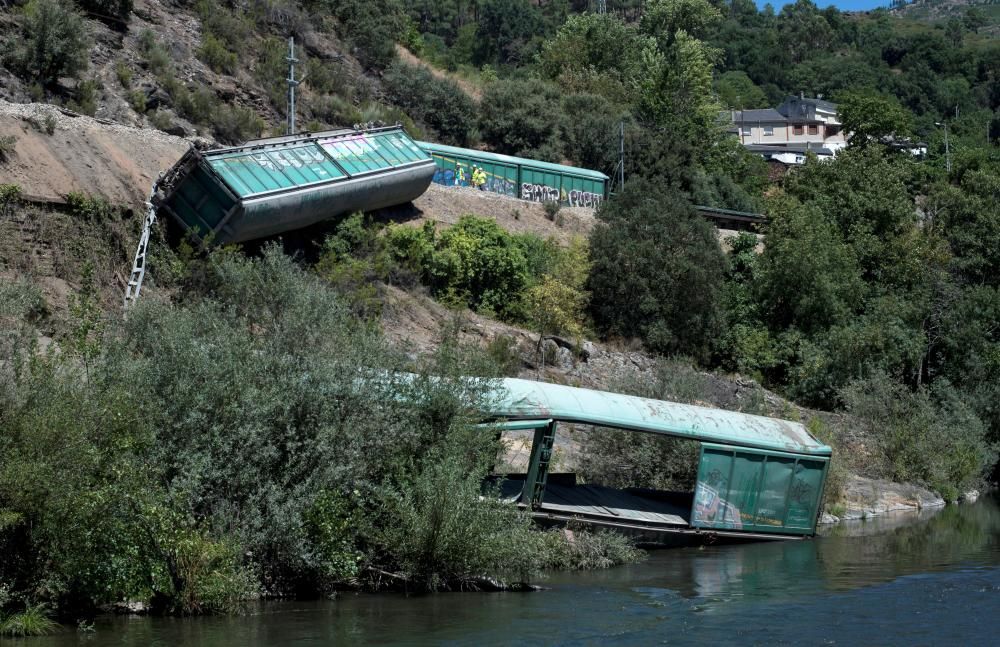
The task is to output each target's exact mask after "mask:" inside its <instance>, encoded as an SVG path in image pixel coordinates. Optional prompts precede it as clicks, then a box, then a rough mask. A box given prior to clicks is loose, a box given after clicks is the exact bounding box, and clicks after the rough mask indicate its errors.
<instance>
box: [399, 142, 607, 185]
mask: <svg viewBox="0 0 1000 647" xmlns="http://www.w3.org/2000/svg"><path fill="white" fill-rule="evenodd" d="M416 145H417V146H419V147H420V148H421V149H423V150H425V151H427V152H428V153H441V154H443V155H450V156H452V157H456V156H457V157H463V158H466V159H471V160H473V161H475V163H477V164H478V163H480V162H481V163H497V164H504V165H507V166H523V165H530V166H532V167H534V168H536V169H538V170H539V171H542V172H551V173H555V174H559V175H576V176H580V177H586V178H591V179H593V180H596V181H598V182H606V181H607V180H608V179H609V178H608V176H607V175H605V174H604V173H601V172H600V171H593V170H590V169H585V168H579V167H576V166H567V165H565V164H552V163H550V162H541V161H538V160H531V159H526V158H524V157H514V156H512V155H500V154H499V153H487V152H485V151H477V150H472V149H468V148H459V147H457V146H446V145H444V144H435V143H432V142H421V141H418V142H416Z"/></svg>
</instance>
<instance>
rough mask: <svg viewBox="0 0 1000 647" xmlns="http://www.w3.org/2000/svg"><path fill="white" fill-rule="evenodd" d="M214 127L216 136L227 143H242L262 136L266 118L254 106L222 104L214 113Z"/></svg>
mask: <svg viewBox="0 0 1000 647" xmlns="http://www.w3.org/2000/svg"><path fill="white" fill-rule="evenodd" d="M212 127H213V129H214V130H215V135H216V137H218V138H219V140H221V141H222V142H224V143H227V144H242V143H243V142H245V141H246V140H248V139H253V138H255V137H260V135H261V133H263V132H264V128H265V124H264V120H263V119H261V118H260V116H259V115H258V114H257V113H256V112H254V111H253V109H252V108H243V107H240V106H235V105H229V104H225V103H224V104H220V105H219V106H218V107H217V108H216V110H215V113H214V115H213V119H212Z"/></svg>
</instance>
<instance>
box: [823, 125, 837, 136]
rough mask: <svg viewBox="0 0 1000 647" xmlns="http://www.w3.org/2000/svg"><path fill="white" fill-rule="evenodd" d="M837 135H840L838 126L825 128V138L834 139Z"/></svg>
mask: <svg viewBox="0 0 1000 647" xmlns="http://www.w3.org/2000/svg"><path fill="white" fill-rule="evenodd" d="M839 134H840V126H829V125H828V126H827V127H826V136H827V137H836V136H837V135H839Z"/></svg>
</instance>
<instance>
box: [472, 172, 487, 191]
mask: <svg viewBox="0 0 1000 647" xmlns="http://www.w3.org/2000/svg"><path fill="white" fill-rule="evenodd" d="M472 183H473V184H474V185H475V187H476V188H477V189H479V190H480V191H485V190H486V171H484V170H483V169H482V167H476V170H475V171H474V172H473V174H472Z"/></svg>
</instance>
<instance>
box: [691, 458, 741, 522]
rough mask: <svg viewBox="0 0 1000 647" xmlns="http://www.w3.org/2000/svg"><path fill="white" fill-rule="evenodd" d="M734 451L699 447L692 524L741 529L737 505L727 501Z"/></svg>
mask: <svg viewBox="0 0 1000 647" xmlns="http://www.w3.org/2000/svg"><path fill="white" fill-rule="evenodd" d="M732 470H733V454H732V452H729V451H724V450H719V449H710V448H707V447H702V453H701V461H700V463H699V465H698V481H697V484H696V485H695V490H694V507H693V508H692V511H691V525H692V526H694V527H696V528H720V529H725V530H736V529H742V527H743V522H742V520H741V519H740V512H739V509H738V508H736V507H735V506H733V505H731V504H730V503H729V489H730V488H729V483H730V479H731V477H732Z"/></svg>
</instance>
